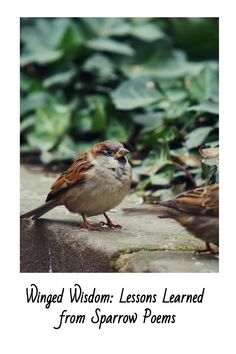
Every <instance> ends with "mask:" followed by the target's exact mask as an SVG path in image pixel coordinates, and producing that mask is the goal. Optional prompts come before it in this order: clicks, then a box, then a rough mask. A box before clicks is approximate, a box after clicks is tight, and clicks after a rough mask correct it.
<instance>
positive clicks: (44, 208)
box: [20, 200, 59, 220]
mask: <svg viewBox="0 0 236 354" xmlns="http://www.w3.org/2000/svg"><path fill="white" fill-rule="evenodd" d="M57 205H59V203H58V201H57V200H50V201H49V202H46V203H44V204H43V205H40V206H39V207H38V208H35V209H33V210H31V211H28V213H25V214H22V215H21V216H20V218H21V219H29V218H31V217H32V219H33V220H36V219H38V218H40V216H42V215H43V214H45V213H47V212H48V211H49V210H51V209H53V208H55V207H56V206H57Z"/></svg>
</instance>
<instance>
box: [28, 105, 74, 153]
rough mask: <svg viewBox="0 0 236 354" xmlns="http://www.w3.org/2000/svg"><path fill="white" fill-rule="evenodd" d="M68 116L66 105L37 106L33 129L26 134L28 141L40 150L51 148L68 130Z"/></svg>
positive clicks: (69, 114)
mask: <svg viewBox="0 0 236 354" xmlns="http://www.w3.org/2000/svg"><path fill="white" fill-rule="evenodd" d="M70 117H71V113H70V111H69V110H68V109H67V108H66V107H62V106H57V107H56V106H54V107H46V108H39V109H38V110H37V112H36V116H35V129H34V131H33V132H32V133H30V134H29V135H28V136H27V140H28V143H29V144H30V145H31V146H33V147H36V148H39V149H40V150H41V151H43V150H49V149H51V148H52V147H53V146H54V145H55V144H56V143H57V142H58V141H59V140H60V139H61V138H62V137H63V135H64V134H65V133H66V131H67V130H68V128H69V126H70Z"/></svg>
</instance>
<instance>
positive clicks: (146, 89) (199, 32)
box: [21, 18, 219, 197]
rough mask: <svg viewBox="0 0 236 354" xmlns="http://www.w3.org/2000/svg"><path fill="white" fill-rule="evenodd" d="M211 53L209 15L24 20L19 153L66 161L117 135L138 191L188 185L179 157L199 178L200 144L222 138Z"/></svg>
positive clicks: (214, 45)
mask: <svg viewBox="0 0 236 354" xmlns="http://www.w3.org/2000/svg"><path fill="white" fill-rule="evenodd" d="M217 60H218V21H217V19H214V18H211V19H199V18H191V19H190V18H186V19H184V18H182V19H175V18H171V19H158V18H157V19H152V18H80V19H75V18H23V19H22V20H21V150H22V153H24V154H29V153H35V152H36V153H39V156H40V159H41V161H42V162H43V163H45V164H47V165H48V164H51V165H52V164H54V165H55V163H58V162H60V161H62V162H63V163H69V162H71V161H72V160H73V159H74V157H75V156H76V155H77V154H78V153H80V152H82V151H85V150H87V149H88V148H89V147H90V146H91V145H93V144H94V143H95V142H97V141H101V140H104V139H117V140H120V141H121V142H123V143H125V144H126V145H127V146H128V148H129V149H130V150H131V154H132V159H131V160H132V164H133V170H134V183H137V184H138V189H139V190H140V191H144V190H147V192H146V193H150V191H151V192H152V193H153V194H155V193H156V195H157V194H158V197H162V195H163V194H165V193H164V191H167V190H168V188H169V186H170V184H172V185H174V188H177V189H178V190H179V191H181V189H183V188H185V183H186V181H188V179H187V177H186V175H185V173H184V171H182V170H179V169H178V168H177V167H176V165H175V164H174V163H173V162H175V161H177V162H178V163H181V164H182V165H183V166H185V167H186V168H187V169H188V170H189V172H190V173H192V174H193V175H194V177H195V179H196V181H197V183H198V184H201V183H202V182H203V181H204V180H205V179H206V178H207V177H206V174H204V173H205V172H206V169H205V170H204V171H205V172H204V171H203V172H204V173H203V174H202V170H201V158H200V154H199V151H198V149H199V148H200V147H201V146H203V145H205V144H206V143H207V144H208V145H209V147H212V146H217V142H218V114H219V108H218V61H217ZM160 187H161V188H162V191H163V193H160V191H159V190H157V189H159V188H160ZM156 190H157V191H156ZM168 193H169V192H168Z"/></svg>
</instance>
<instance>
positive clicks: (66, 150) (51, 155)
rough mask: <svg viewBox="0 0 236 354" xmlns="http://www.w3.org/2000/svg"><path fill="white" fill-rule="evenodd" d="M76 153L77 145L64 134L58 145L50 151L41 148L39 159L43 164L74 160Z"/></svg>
mask: <svg viewBox="0 0 236 354" xmlns="http://www.w3.org/2000/svg"><path fill="white" fill-rule="evenodd" d="M77 153H78V150H77V146H76V144H75V143H74V142H73V140H72V139H71V138H70V137H69V136H67V135H66V136H64V137H63V139H62V140H61V141H60V143H59V145H58V146H57V147H56V148H55V149H52V150H51V151H48V150H43V151H42V155H41V159H42V162H43V163H45V164H49V163H52V162H55V161H62V160H74V158H75V156H76V154H77Z"/></svg>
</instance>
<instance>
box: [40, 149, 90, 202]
mask: <svg viewBox="0 0 236 354" xmlns="http://www.w3.org/2000/svg"><path fill="white" fill-rule="evenodd" d="M92 167H93V165H92V163H91V162H90V161H88V160H87V155H86V154H83V155H80V156H79V157H78V158H77V159H76V161H75V162H73V164H72V165H71V166H70V167H69V168H68V170H67V171H65V172H63V173H62V174H61V175H60V176H59V177H58V179H57V180H56V181H55V182H54V183H53V185H52V187H51V192H50V193H49V194H48V196H47V199H46V201H49V200H51V199H54V198H56V197H57V196H59V195H60V194H61V192H62V191H64V190H65V189H67V188H69V187H71V186H73V185H75V184H80V183H82V182H83V181H84V180H85V178H86V173H87V172H88V170H90V168H92Z"/></svg>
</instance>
